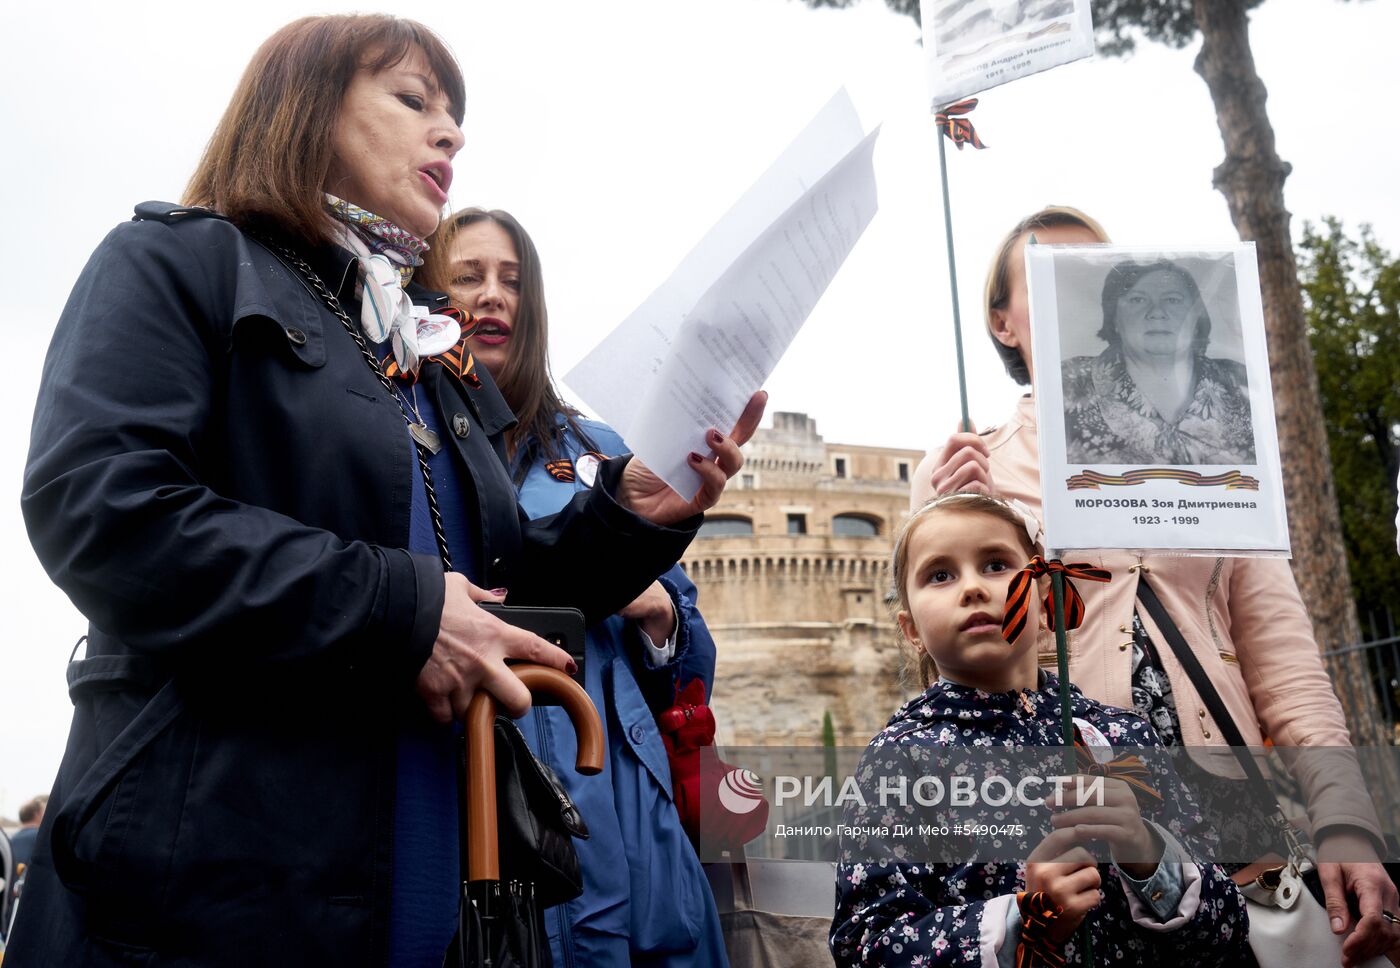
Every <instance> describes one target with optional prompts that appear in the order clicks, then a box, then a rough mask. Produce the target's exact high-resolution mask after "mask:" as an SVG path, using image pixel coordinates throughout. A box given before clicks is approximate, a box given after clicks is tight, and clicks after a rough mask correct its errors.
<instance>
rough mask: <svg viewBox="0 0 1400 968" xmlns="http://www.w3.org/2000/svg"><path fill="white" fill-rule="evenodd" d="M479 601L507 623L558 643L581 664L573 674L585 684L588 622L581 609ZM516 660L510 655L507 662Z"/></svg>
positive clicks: (538, 703) (553, 643)
mask: <svg viewBox="0 0 1400 968" xmlns="http://www.w3.org/2000/svg"><path fill="white" fill-rule="evenodd" d="M478 604H479V605H480V606H481V607H482V608H483V609H485V610H486V611H488V612H490V613H491V614H492V615H494V616H496V617H497V618H498V619H500V620H501V621H502V622H505V623H506V624H507V625H514V626H515V627H516V628H519V629H524V630H525V631H527V632H533V633H535V634H536V635H538V636H539V637H540V638H542V639H544V640H545V641H546V642H548V643H550V644H551V645H557V646H558V647H559V648H561V649H563V650H564V651H565V652H567V653H569V658H571V659H573V660H574V664H575V665H576V666H578V671H577V672H575V673H574V674H573V676H572V678H573V680H574V681H575V682H577V683H578V684H579V685H580V686H581V685H583V653H584V641H585V639H586V637H587V626H586V625H585V624H584V618H583V613H582V612H580V611H579V610H578V609H576V608H553V607H543V606H540V607H537V606H533V605H521V606H515V605H501V604H499V603H497V602H479V603H478ZM514 661H515V660H512V659H507V660H506V664H507V665H509V664H511V663H512V662H514ZM536 705H556V704H555V703H553V702H552V701H550V700H542V701H540V702H537V703H536Z"/></svg>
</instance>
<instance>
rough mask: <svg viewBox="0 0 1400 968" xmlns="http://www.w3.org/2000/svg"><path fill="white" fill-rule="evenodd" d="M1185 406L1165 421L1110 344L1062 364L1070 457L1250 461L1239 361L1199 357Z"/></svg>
mask: <svg viewBox="0 0 1400 968" xmlns="http://www.w3.org/2000/svg"><path fill="white" fill-rule="evenodd" d="M1194 375H1195V386H1194V388H1193V390H1192V393H1191V399H1190V401H1189V402H1188V403H1187V405H1186V409H1185V410H1183V411H1182V413H1181V415H1180V416H1179V417H1177V419H1175V420H1166V419H1164V418H1163V417H1162V416H1161V415H1160V414H1159V413H1158V412H1157V409H1156V408H1155V407H1153V406H1152V404H1151V403H1150V402H1148V400H1147V399H1146V398H1145V397H1144V396H1143V395H1142V393H1141V392H1139V390H1138V388H1137V385H1136V384H1134V383H1133V379H1132V377H1131V376H1129V375H1128V368H1127V365H1126V364H1125V363H1124V362H1123V355H1122V354H1121V353H1120V352H1119V351H1118V350H1117V349H1115V348H1112V347H1110V348H1109V349H1107V350H1104V351H1103V352H1102V353H1100V354H1099V355H1098V356H1076V357H1074V358H1073V359H1069V360H1065V361H1064V364H1063V366H1062V367H1061V376H1062V378H1063V382H1064V408H1065V448H1066V457H1067V458H1068V460H1069V462H1070V463H1071V464H1135V465H1145V464H1253V463H1255V447H1254V425H1253V418H1252V417H1251V415H1250V408H1249V383H1248V380H1247V378H1246V375H1245V368H1244V365H1243V364H1240V363H1236V362H1235V361H1234V360H1219V359H1212V358H1211V357H1208V356H1198V357H1196V360H1195V374H1194Z"/></svg>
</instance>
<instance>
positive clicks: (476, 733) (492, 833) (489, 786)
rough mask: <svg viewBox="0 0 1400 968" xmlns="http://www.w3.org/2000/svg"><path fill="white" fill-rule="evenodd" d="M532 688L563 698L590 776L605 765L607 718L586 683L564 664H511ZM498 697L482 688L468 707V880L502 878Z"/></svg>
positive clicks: (580, 764)
mask: <svg viewBox="0 0 1400 968" xmlns="http://www.w3.org/2000/svg"><path fill="white" fill-rule="evenodd" d="M510 671H511V672H513V673H515V674H516V675H517V676H519V677H520V681H521V682H523V683H524V684H525V688H527V689H529V690H530V692H531V694H535V693H541V694H544V695H549V696H553V697H554V698H556V699H558V700H559V702H560V704H561V705H562V706H563V707H564V711H565V712H567V713H568V714H569V719H570V720H571V721H572V722H573V724H574V730H575V731H576V732H577V733H578V756H577V757H576V758H575V760H574V766H575V769H577V770H578V771H579V772H580V773H582V774H584V775H585V776H593V775H595V774H597V773H601V772H602V771H603V762H604V755H605V749H604V743H603V721H602V720H601V719H600V718H599V717H598V710H597V707H595V706H594V705H593V700H591V699H589V698H588V693H586V692H584V691H583V687H582V686H580V685H579V684H578V683H577V682H574V680H572V679H570V678H569V677H568V676H566V675H565V674H564V673H562V672H560V671H559V670H558V669H553V668H550V667H549V666H543V665H536V664H535V663H532V662H531V663H522V664H520V665H514V666H511V667H510ZM496 712H497V705H496V700H495V698H494V697H493V696H492V695H491V694H490V693H489V692H487V691H486V690H484V689H479V690H477V693H476V695H475V696H473V697H472V701H471V705H470V706H468V707H467V796H466V801H467V880H468V881H499V880H500V879H501V855H500V840H499V834H498V832H497V827H496Z"/></svg>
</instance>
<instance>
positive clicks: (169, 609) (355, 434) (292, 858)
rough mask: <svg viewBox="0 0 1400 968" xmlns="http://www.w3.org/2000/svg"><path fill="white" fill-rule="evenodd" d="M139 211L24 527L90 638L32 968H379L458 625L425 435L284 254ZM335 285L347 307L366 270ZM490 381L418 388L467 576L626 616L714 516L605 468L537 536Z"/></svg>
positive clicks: (87, 303)
mask: <svg viewBox="0 0 1400 968" xmlns="http://www.w3.org/2000/svg"><path fill="white" fill-rule="evenodd" d="M137 212H138V219H137V220H135V221H133V222H130V223H126V224H124V225H121V226H119V227H118V228H116V229H115V230H114V231H113V232H112V233H111V234H110V235H109V236H108V237H107V239H106V240H105V241H104V242H103V243H102V244H101V245H100V246H99V247H98V249H97V251H96V252H95V253H94V254H93V256H92V258H91V260H90V261H89V263H88V265H87V267H86V268H85V269H84V270H83V273H82V275H81V277H80V278H79V280H78V283H77V285H76V286H75V287H74V290H73V293H72V295H71V296H70V298H69V301H68V305H67V307H66V308H65V310H64V313H63V317H62V319H61V320H60V321H59V325H58V328H57V330H56V332H55V335H54V339H53V342H52V344H51V346H50V348H49V353H48V357H47V359H46V361H45V364H44V371H43V378H42V383H41V387H40V391H39V400H38V405H37V407H36V409H35V414H34V424H33V431H32V437H31V444H30V452H29V461H28V466H27V467H26V471H25V478H24V488H23V496H22V504H23V511H24V517H25V522H26V524H27V526H28V529H29V533H30V538H31V541H32V542H33V544H34V548H35V551H36V552H37V553H38V556H39V559H40V561H41V562H42V563H43V565H44V567H45V568H46V569H47V570H48V572H49V574H50V576H51V577H52V578H53V580H54V581H55V582H56V583H57V584H58V585H59V587H61V588H62V589H63V590H64V591H65V592H66V593H67V594H68V595H69V597H70V598H72V600H73V601H74V603H75V604H76V605H77V606H78V608H79V609H80V610H81V611H82V612H83V614H84V615H85V616H86V617H87V618H88V619H89V621H90V622H91V626H90V628H89V633H88V634H89V643H88V653H87V655H88V658H86V659H85V660H83V661H80V662H75V663H73V664H72V665H71V666H70V669H69V676H68V678H69V685H70V692H71V694H72V696H73V700H74V704H75V707H76V708H75V713H74V719H73V725H72V729H71V732H70V735H69V741H68V747H67V750H66V752H65V754H64V759H63V763H62V766H61V767H60V770H59V775H58V778H57V781H56V783H55V786H54V789H53V793H52V795H51V799H50V801H49V809H48V812H47V814H46V817H45V821H44V824H43V827H42V828H41V832H40V838H39V844H38V847H37V849H36V852H35V858H34V864H33V868H32V872H31V876H30V878H29V880H28V882H27V885H26V891H25V898H24V903H23V904H22V905H21V909H20V919H19V921H18V923H17V925H16V928H15V931H14V936H13V937H12V939H11V947H10V948H9V949H8V950H7V952H6V968H25V966H29V965H40V964H63V965H70V964H71V965H78V964H84V965H86V964H99V965H106V964H118V963H120V964H131V963H139V964H143V965H145V964H149V965H187V964H188V965H196V964H197V965H222V964H229V965H234V964H236V965H250V964H259V965H282V964H285V965H308V964H339V965H375V964H381V963H382V962H383V961H384V958H385V951H386V947H385V944H386V926H387V913H388V898H389V893H390V890H391V885H390V883H389V872H390V859H391V851H392V843H391V839H392V838H391V836H390V831H391V829H392V810H393V802H394V784H393V778H394V759H393V757H394V719H395V717H394V706H395V704H396V703H398V702H401V701H403V700H404V697H405V696H406V695H408V696H411V695H412V690H413V685H414V681H415V678H416V675H417V673H418V670H419V669H420V667H421V666H422V665H423V663H424V661H425V660H426V658H427V656H428V654H429V652H430V651H431V648H432V643H433V641H434V639H435V638H436V635H437V627H438V616H439V614H440V612H441V608H442V601H443V578H442V571H441V565H440V564H439V562H438V561H437V560H436V559H434V558H431V557H424V556H418V555H412V554H409V553H408V552H407V551H404V550H402V549H404V548H406V547H407V545H408V533H409V513H410V498H411V484H412V475H414V474H416V473H418V469H417V467H416V465H415V463H414V461H413V460H412V457H411V454H410V452H409V451H408V449H407V448H406V447H404V446H403V436H404V420H403V417H402V415H401V413H400V411H399V408H398V407H397V406H396V405H395V403H394V402H393V401H392V400H391V399H390V398H389V397H388V395H387V394H386V393H385V391H384V389H383V387H382V386H381V384H380V383H379V381H378V379H377V378H376V376H375V375H374V374H373V373H372V372H371V371H370V369H369V367H368V366H367V365H366V364H365V361H364V359H363V358H362V356H361V354H360V351H359V349H358V348H357V347H356V345H355V343H354V342H353V341H352V340H351V338H350V336H349V335H348V334H347V333H346V332H345V330H344V328H343V327H342V325H341V323H340V321H339V320H338V319H337V318H336V317H335V316H334V315H333V314H332V313H330V311H329V310H327V309H326V308H325V307H324V305H323V304H322V303H321V301H320V300H319V299H318V298H317V297H316V296H315V295H314V294H313V293H312V291H311V290H310V288H309V287H308V286H306V285H305V284H304V283H303V282H302V281H301V279H300V278H299V277H298V276H297V275H296V274H295V273H294V272H293V271H292V270H291V269H289V268H288V267H287V266H285V265H283V264H282V262H281V261H280V260H279V259H277V258H276V257H275V256H274V255H273V254H272V253H271V252H270V251H269V250H267V249H265V248H264V247H263V246H261V245H260V244H258V243H256V242H254V241H251V240H250V239H248V238H247V237H245V236H244V235H243V234H242V233H241V232H240V231H239V230H238V229H237V228H235V227H234V226H233V225H232V224H230V223H229V222H227V221H225V220H223V219H221V218H218V217H213V216H211V215H210V214H209V213H204V212H201V211H198V210H196V211H194V212H192V213H186V212H184V211H183V210H180V209H176V208H175V207H174V206H168V205H159V204H153V203H147V204H146V205H143V206H141V207H139V208H138V210H137ZM143 216H144V218H143ZM308 261H310V262H311V263H312V265H313V266H314V267H315V269H316V271H317V272H318V274H320V275H321V277H322V278H323V279H325V280H326V281H327V284H328V285H329V286H330V287H331V288H332V289H340V290H341V291H342V293H345V292H347V291H348V290H349V289H350V288H351V287H350V282H349V281H350V280H352V279H353V271H352V268H353V267H352V262H351V258H350V256H349V255H348V254H347V253H344V252H342V251H341V250H339V249H334V248H328V249H326V250H322V251H317V252H313V253H308ZM414 295H415V301H419V302H426V303H429V304H436V303H438V302H440V301H441V297H438V296H436V295H435V294H429V293H425V292H422V291H416V292H415V293H414ZM350 312H351V317H352V318H354V316H355V310H354V308H353V307H352V308H351V310H350ZM483 380H484V385H483V386H482V387H481V388H480V389H477V390H470V389H468V388H466V387H464V386H463V385H462V384H461V383H460V381H458V380H456V379H455V378H453V377H452V376H451V374H449V372H448V371H447V370H446V369H445V368H443V367H440V366H436V365H430V366H427V367H425V368H424V375H423V378H422V381H421V382H420V392H419V397H420V403H422V405H431V406H435V407H437V408H438V416H439V425H440V426H443V427H448V428H452V429H453V431H454V432H453V434H452V435H450V436H447V437H446V441H447V443H448V446H451V447H453V448H454V449H455V452H456V453H457V455H458V456H459V457H460V459H461V461H462V464H461V466H462V467H463V468H464V469H465V471H466V473H465V474H464V475H463V480H464V481H466V482H467V485H466V486H468V487H469V488H470V493H466V494H460V495H444V494H439V499H440V500H444V501H446V500H460V501H464V502H466V504H467V505H468V509H469V517H470V518H471V520H473V522H474V524H475V526H476V528H477V535H476V538H477V540H476V542H475V546H476V547H477V548H478V549H481V551H480V560H479V561H476V562H470V563H458V565H457V566H458V567H459V568H460V569H461V570H463V571H465V572H467V573H468V574H469V575H472V576H473V578H474V580H476V581H477V583H478V584H481V585H483V586H485V587H488V588H491V587H508V588H509V589H510V593H511V601H512V603H513V604H532V603H548V604H555V605H573V606H575V607H579V608H581V609H582V610H583V611H584V612H585V614H586V615H588V616H589V617H590V620H598V619H601V618H603V617H605V616H607V615H610V614H612V613H613V612H614V611H616V610H617V609H618V608H619V607H621V606H622V605H624V604H626V603H627V602H629V601H631V600H632V599H633V598H635V597H636V595H638V594H639V593H640V592H641V591H642V589H644V588H645V587H646V586H647V585H648V584H649V583H650V582H651V581H652V580H653V579H654V578H655V577H656V576H657V575H659V574H660V573H662V572H663V571H665V570H666V568H667V567H669V566H670V564H671V563H672V562H674V561H675V560H676V559H677V558H678V557H679V556H680V553H681V552H682V551H683V550H684V548H685V546H686V544H687V543H688V542H689V540H690V538H691V536H692V535H693V533H694V528H695V526H696V525H697V524H698V517H697V518H696V519H695V520H692V521H689V522H685V523H683V524H682V525H681V526H678V527H677V528H660V527H656V526H654V525H651V524H650V523H648V522H645V521H643V520H641V519H640V518H638V517H636V516H635V515H633V514H631V513H630V512H628V511H626V510H625V509H623V508H622V507H621V506H619V505H617V504H616V503H615V502H614V501H613V500H612V498H611V497H610V496H609V493H608V489H609V488H610V487H613V486H615V484H616V480H617V476H618V475H619V474H620V472H621V463H620V462H609V464H608V465H606V466H605V467H604V468H603V471H602V473H601V474H600V485H601V486H600V487H596V488H594V489H592V490H591V491H589V492H586V493H582V494H580V495H578V496H577V497H576V499H575V500H574V501H572V502H571V503H570V504H569V505H568V506H567V507H566V508H565V509H564V510H563V511H561V512H560V513H559V514H558V515H555V516H553V517H551V518H547V519H543V520H540V521H534V522H531V521H528V519H526V518H525V516H524V515H523V514H522V513H521V512H520V510H519V508H518V506H517V505H516V502H515V494H514V488H513V486H512V483H511V481H510V478H509V476H508V475H507V473H506V471H505V469H504V465H503V463H502V460H501V454H502V451H501V443H500V434H501V432H502V431H503V430H504V429H505V428H506V427H508V426H509V425H510V424H511V422H512V421H513V418H512V416H511V414H510V412H509V410H508V409H507V408H506V406H505V404H504V402H503V401H502V400H501V398H500V396H499V394H498V393H497V392H496V390H495V388H494V387H493V386H492V385H491V383H490V380H489V377H483Z"/></svg>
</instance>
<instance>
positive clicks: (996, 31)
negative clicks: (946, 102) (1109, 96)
mask: <svg viewBox="0 0 1400 968" xmlns="http://www.w3.org/2000/svg"><path fill="white" fill-rule="evenodd" d="M933 9H934V24H933V29H934V30H935V31H936V32H937V34H938V41H939V43H940V44H941V45H942V46H943V49H944V50H945V51H947V52H949V53H953V52H960V53H971V52H976V51H979V50H982V49H985V48H986V47H988V46H989V45H995V44H996V43H998V42H999V41H1002V40H1013V41H1019V40H1023V39H1025V38H1026V37H1028V36H1036V35H1040V36H1044V33H1043V32H1044V31H1047V30H1048V31H1054V30H1056V29H1059V30H1068V29H1069V27H1068V25H1067V24H1065V23H1064V18H1066V17H1068V16H1069V15H1070V14H1072V13H1074V0H935V2H934V4H933Z"/></svg>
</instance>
